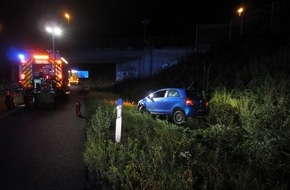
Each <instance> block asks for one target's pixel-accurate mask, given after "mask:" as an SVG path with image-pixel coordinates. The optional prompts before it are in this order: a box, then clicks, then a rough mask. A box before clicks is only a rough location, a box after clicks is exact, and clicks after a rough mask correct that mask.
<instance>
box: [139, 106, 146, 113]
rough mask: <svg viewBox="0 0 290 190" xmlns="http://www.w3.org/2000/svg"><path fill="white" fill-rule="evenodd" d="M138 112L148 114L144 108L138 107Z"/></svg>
mask: <svg viewBox="0 0 290 190" xmlns="http://www.w3.org/2000/svg"><path fill="white" fill-rule="evenodd" d="M138 111H139V112H140V113H142V114H145V113H148V112H147V109H146V107H145V106H139V108H138Z"/></svg>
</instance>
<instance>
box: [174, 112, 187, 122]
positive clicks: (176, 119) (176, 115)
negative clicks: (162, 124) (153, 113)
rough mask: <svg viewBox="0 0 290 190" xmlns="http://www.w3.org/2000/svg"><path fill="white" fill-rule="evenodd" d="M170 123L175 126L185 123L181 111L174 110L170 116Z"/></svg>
mask: <svg viewBox="0 0 290 190" xmlns="http://www.w3.org/2000/svg"><path fill="white" fill-rule="evenodd" d="M172 121H173V122H174V123H175V124H177V125H182V124H184V123H185V122H186V117H185V114H184V112H183V111H182V110H175V111H174V112H173V115H172Z"/></svg>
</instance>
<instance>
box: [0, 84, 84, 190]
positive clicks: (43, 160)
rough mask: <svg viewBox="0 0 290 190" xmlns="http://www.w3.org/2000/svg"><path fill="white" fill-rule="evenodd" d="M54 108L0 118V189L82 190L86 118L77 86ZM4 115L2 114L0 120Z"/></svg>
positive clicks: (27, 110)
mask: <svg viewBox="0 0 290 190" xmlns="http://www.w3.org/2000/svg"><path fill="white" fill-rule="evenodd" d="M71 90H72V94H71V95H70V98H69V100H64V101H62V102H61V103H60V104H59V105H58V106H57V108H50V107H41V108H19V109H17V110H15V111H13V112H11V113H9V114H7V113H6V114H5V116H2V117H0V189H3V190H4V189H5V190H6V189H7V190H24V189H25V190H26V189H29V190H62V189H67V190H83V189H86V187H87V182H86V177H85V165H84V163H83V152H84V143H85V133H84V128H83V127H84V124H85V118H84V117H79V116H77V115H76V109H75V104H76V102H79V103H80V104H81V113H82V116H84V114H85V107H84V103H85V96H84V91H83V87H82V86H80V85H76V86H72V87H71ZM1 115H2V114H0V116H1Z"/></svg>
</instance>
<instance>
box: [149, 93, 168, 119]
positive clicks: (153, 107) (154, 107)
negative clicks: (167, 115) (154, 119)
mask: <svg viewBox="0 0 290 190" xmlns="http://www.w3.org/2000/svg"><path fill="white" fill-rule="evenodd" d="M165 94H166V90H165V89H163V90H158V91H156V92H153V93H152V94H150V95H149V96H148V101H147V103H146V107H147V109H148V111H149V112H152V113H156V114H162V113H163V111H164V96H165Z"/></svg>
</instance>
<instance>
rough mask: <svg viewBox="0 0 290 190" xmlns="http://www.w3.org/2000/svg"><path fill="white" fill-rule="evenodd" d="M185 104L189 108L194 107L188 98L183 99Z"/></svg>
mask: <svg viewBox="0 0 290 190" xmlns="http://www.w3.org/2000/svg"><path fill="white" fill-rule="evenodd" d="M185 104H186V105H189V106H194V102H193V101H192V100H191V99H189V98H187V99H185Z"/></svg>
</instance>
